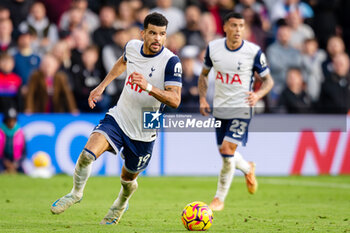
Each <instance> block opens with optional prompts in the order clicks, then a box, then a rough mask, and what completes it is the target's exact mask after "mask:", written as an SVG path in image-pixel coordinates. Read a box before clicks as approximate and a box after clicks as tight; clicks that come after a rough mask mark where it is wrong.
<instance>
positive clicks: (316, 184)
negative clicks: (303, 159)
mask: <svg viewBox="0 0 350 233" xmlns="http://www.w3.org/2000/svg"><path fill="white" fill-rule="evenodd" d="M258 181H259V183H261V184H275V185H292V186H306V187H309V186H312V187H322V188H338V189H350V184H339V183H324V182H315V181H288V180H283V179H260V180H259V178H258Z"/></svg>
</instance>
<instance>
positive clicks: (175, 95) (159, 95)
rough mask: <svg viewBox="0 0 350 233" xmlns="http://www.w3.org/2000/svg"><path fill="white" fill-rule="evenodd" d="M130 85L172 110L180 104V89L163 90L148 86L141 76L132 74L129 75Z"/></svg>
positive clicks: (167, 87)
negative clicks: (137, 87) (136, 86)
mask: <svg viewBox="0 0 350 233" xmlns="http://www.w3.org/2000/svg"><path fill="white" fill-rule="evenodd" d="M131 77H132V84H137V85H138V86H139V87H140V88H141V89H142V90H145V91H147V92H148V93H149V94H150V95H151V96H153V97H154V98H156V99H157V100H159V101H160V102H162V103H163V104H166V105H168V106H170V107H172V108H177V107H179V105H180V102H181V87H178V86H172V85H169V86H166V87H165V90H161V89H159V88H157V87H154V86H152V85H150V84H149V83H148V82H147V81H146V79H145V78H144V77H143V75H142V74H140V73H137V72H134V73H132V74H131Z"/></svg>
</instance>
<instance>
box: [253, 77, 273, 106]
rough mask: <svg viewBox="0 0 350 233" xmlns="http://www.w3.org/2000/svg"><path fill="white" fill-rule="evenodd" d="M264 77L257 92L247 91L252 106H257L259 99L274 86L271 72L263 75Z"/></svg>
mask: <svg viewBox="0 0 350 233" xmlns="http://www.w3.org/2000/svg"><path fill="white" fill-rule="evenodd" d="M261 79H262V82H263V83H262V85H261V87H260V89H259V91H257V92H252V91H249V92H247V94H248V97H247V103H248V104H249V106H250V107H253V106H255V104H256V103H257V102H258V100H259V99H261V98H263V97H264V96H265V95H266V94H267V93H269V91H270V90H271V89H272V87H273V79H272V76H271V75H270V74H267V75H266V76H264V77H261Z"/></svg>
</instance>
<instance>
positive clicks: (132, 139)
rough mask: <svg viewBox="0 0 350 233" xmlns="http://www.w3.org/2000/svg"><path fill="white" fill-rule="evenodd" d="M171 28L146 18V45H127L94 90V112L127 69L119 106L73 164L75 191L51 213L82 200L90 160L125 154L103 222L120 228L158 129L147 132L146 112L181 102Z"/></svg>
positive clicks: (163, 21)
mask: <svg viewBox="0 0 350 233" xmlns="http://www.w3.org/2000/svg"><path fill="white" fill-rule="evenodd" d="M167 25H168V21H167V19H166V18H165V17H164V16H163V15H161V14H159V13H152V14H150V15H148V16H147V17H146V18H145V21H144V30H143V31H142V37H143V41H139V40H131V41H129V42H128V43H127V44H126V46H125V51H124V54H123V56H122V57H120V58H119V59H118V61H117V62H116V63H115V65H114V66H113V68H112V70H111V71H110V72H109V73H108V74H107V76H106V77H105V79H104V80H103V81H102V82H101V83H100V84H99V86H97V87H96V88H95V89H94V90H93V91H91V93H90V96H89V99H88V102H89V105H90V107H91V108H94V107H95V104H96V102H97V101H98V100H99V98H100V97H101V96H102V93H103V91H104V90H105V88H106V87H107V85H108V84H109V83H110V82H111V81H112V80H113V79H115V78H116V77H118V76H119V75H121V74H122V73H123V72H124V71H125V70H126V72H127V77H128V78H127V79H126V80H125V86H124V89H123V92H122V94H121V96H120V99H119V101H118V103H117V105H116V106H114V107H113V108H111V109H110V110H109V111H108V112H107V114H106V115H105V118H104V119H103V120H101V121H100V124H98V125H97V126H96V127H95V129H94V130H93V132H92V134H91V135H90V137H89V139H88V142H87V144H86V145H85V148H84V149H83V151H82V152H81V154H80V156H79V159H78V161H77V164H76V166H75V171H74V175H73V189H72V191H71V192H70V193H69V194H67V195H65V196H63V197H62V198H60V199H58V200H57V201H55V202H54V203H53V204H52V206H51V212H52V213H54V214H60V213H62V212H63V211H65V210H66V209H67V208H69V207H70V206H71V205H73V204H75V203H77V202H79V201H80V200H81V199H82V196H83V189H84V186H85V184H86V181H87V179H88V177H89V175H90V171H91V166H92V162H93V161H94V160H96V159H97V158H98V157H99V156H100V155H101V154H102V153H103V152H105V151H112V152H114V153H117V152H118V151H119V152H121V155H122V157H123V158H124V160H125V162H124V165H123V167H122V171H121V184H122V186H121V190H120V193H119V196H118V198H117V199H116V200H115V201H114V203H113V204H112V206H111V207H110V209H109V211H108V213H107V214H106V216H105V217H104V218H103V219H102V221H101V223H100V224H117V223H118V222H119V220H120V218H121V217H122V215H123V213H124V212H125V210H126V209H127V205H128V201H129V199H130V197H131V195H132V194H133V193H134V192H135V190H136V189H137V181H136V178H137V176H138V175H139V173H140V172H142V171H143V170H144V169H145V168H146V167H147V165H148V163H149V161H150V159H151V156H152V149H153V145H154V140H155V138H156V132H155V130H153V129H151V130H144V129H143V120H142V115H143V112H142V111H143V108H147V109H150V108H151V109H153V110H154V111H156V110H157V109H159V107H160V105H161V103H164V104H166V105H168V106H170V107H173V108H177V107H178V106H179V104H180V101H181V86H182V82H181V75H182V68H181V63H180V60H179V58H178V57H177V56H176V55H174V54H173V53H172V52H170V51H169V50H168V49H167V48H165V47H164V46H163V45H164V42H165V39H166V28H167ZM157 113H158V111H157Z"/></svg>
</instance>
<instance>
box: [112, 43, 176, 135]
mask: <svg viewBox="0 0 350 233" xmlns="http://www.w3.org/2000/svg"><path fill="white" fill-rule="evenodd" d="M142 49H143V42H142V41H140V40H131V41H129V42H128V43H127V44H126V46H125V52H124V60H125V61H126V62H127V64H126V73H127V76H126V77H127V78H126V80H125V85H124V89H123V92H122V94H121V95H120V98H119V100H118V103H117V105H116V106H114V107H113V108H111V109H110V110H109V111H108V113H107V114H109V115H111V116H113V117H114V119H115V120H116V121H117V123H118V125H119V127H120V128H121V129H122V130H123V132H124V133H125V134H126V135H127V136H128V137H129V138H131V139H133V140H137V141H145V142H150V141H153V140H155V139H156V130H155V129H147V130H145V129H143V111H144V110H145V109H147V110H151V111H157V110H158V109H159V107H160V105H161V102H160V101H158V100H157V99H156V98H154V97H153V96H151V95H149V94H148V93H147V92H146V91H143V90H142V89H141V88H139V86H137V85H136V84H134V85H133V84H132V83H131V77H130V75H131V73H133V72H138V73H141V74H143V76H144V78H145V79H146V80H147V82H149V83H150V84H152V85H153V86H154V87H157V88H159V89H161V90H164V87H165V86H170V85H171V86H179V87H181V86H182V82H181V76H182V66H181V63H180V59H179V58H178V57H177V56H176V55H174V54H173V53H172V52H171V51H170V50H168V49H167V48H165V47H163V48H162V50H161V51H160V52H158V53H157V54H155V55H147V54H144V53H143V51H142Z"/></svg>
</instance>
